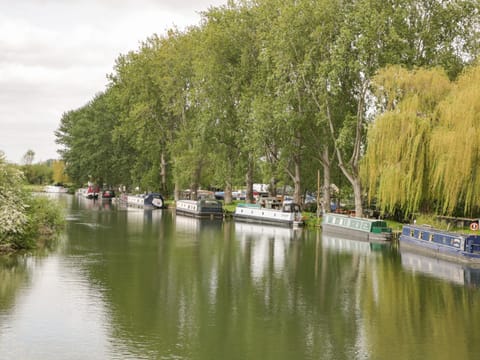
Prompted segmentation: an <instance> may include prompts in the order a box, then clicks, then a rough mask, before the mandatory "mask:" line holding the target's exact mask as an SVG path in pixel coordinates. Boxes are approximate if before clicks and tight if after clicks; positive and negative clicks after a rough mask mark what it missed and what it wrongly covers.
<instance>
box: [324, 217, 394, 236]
mask: <svg viewBox="0 0 480 360" xmlns="http://www.w3.org/2000/svg"><path fill="white" fill-rule="evenodd" d="M322 232H323V233H325V234H331V235H340V236H342V237H349V236H352V237H353V238H354V240H364V241H388V240H391V238H392V229H391V228H389V227H388V226H387V223H386V221H384V220H378V219H366V218H360V217H355V216H348V215H342V214H335V213H327V214H325V215H323V219H322Z"/></svg>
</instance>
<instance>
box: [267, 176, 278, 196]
mask: <svg viewBox="0 0 480 360" xmlns="http://www.w3.org/2000/svg"><path fill="white" fill-rule="evenodd" d="M268 192H269V193H270V196H273V197H276V196H277V179H275V177H274V176H272V178H271V179H270V186H269V187H268Z"/></svg>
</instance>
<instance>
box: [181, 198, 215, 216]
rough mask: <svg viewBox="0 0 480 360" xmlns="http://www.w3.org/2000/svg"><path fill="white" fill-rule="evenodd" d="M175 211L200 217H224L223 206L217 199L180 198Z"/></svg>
mask: <svg viewBox="0 0 480 360" xmlns="http://www.w3.org/2000/svg"><path fill="white" fill-rule="evenodd" d="M175 213H177V214H180V215H187V216H193V217H198V218H211V219H222V218H223V206H222V203H221V202H220V201H219V200H216V199H199V200H178V201H177V202H176V204H175Z"/></svg>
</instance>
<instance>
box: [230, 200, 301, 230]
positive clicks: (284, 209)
mask: <svg viewBox="0 0 480 360" xmlns="http://www.w3.org/2000/svg"><path fill="white" fill-rule="evenodd" d="M233 217H234V218H235V220H240V221H248V222H257V223H264V224H275V225H283V226H303V225H304V221H303V218H302V211H301V209H300V206H299V205H298V204H294V203H289V204H283V205H282V206H281V207H280V208H278V209H277V208H266V207H262V206H260V205H259V204H238V205H237V207H236V209H235V213H234V215H233Z"/></svg>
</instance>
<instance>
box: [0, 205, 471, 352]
mask: <svg viewBox="0 0 480 360" xmlns="http://www.w3.org/2000/svg"><path fill="white" fill-rule="evenodd" d="M69 201H71V203H70V204H69V205H68V206H69V208H68V209H69V215H68V219H69V221H68V226H67V230H66V234H65V237H64V238H63V239H61V241H60V242H59V245H58V247H57V248H56V249H55V251H54V252H53V253H49V254H45V255H43V256H33V257H19V258H18V259H17V260H15V261H13V262H10V263H9V262H8V261H7V262H5V261H4V262H3V263H2V261H0V280H1V282H0V349H2V350H1V353H0V358H2V356H3V357H6V358H8V359H10V358H20V359H21V358H34V359H55V358H57V359H65V358H79V359H80V358H94V359H95V358H98V359H104V358H106V359H123V358H131V359H173V358H174V359H202V360H203V359H229V360H230V359H234V360H235V359H239V360H240V359H264V358H265V359H275V360H287V359H338V360H343V359H345V360H347V359H348V360H350V359H386V358H388V359H391V360H401V359H405V358H408V359H422V360H423V359H425V360H430V359H449V358H454V357H455V358H462V359H475V358H476V356H475V355H478V353H479V352H480V345H479V344H477V342H474V341H469V340H470V339H471V336H472V334H474V333H475V331H476V330H477V329H478V321H480V305H478V304H480V294H479V291H478V289H477V288H475V287H469V286H458V285H457V284H459V282H456V283H455V285H454V286H452V283H450V281H449V280H448V281H443V280H442V279H440V280H435V281H432V278H430V277H427V276H418V275H417V273H418V272H417V271H415V272H413V271H410V270H409V271H404V269H405V264H404V258H403V253H402V256H401V257H400V256H399V255H398V254H397V253H396V251H394V250H392V248H391V246H389V244H381V246H377V244H371V243H368V242H357V241H355V240H349V239H341V238H332V237H327V236H322V233H321V232H319V231H316V230H309V229H297V230H293V229H289V228H284V227H282V228H277V227H274V226H264V225H259V224H248V223H237V222H234V221H211V220H208V219H194V218H191V217H185V216H177V215H176V214H175V213H174V212H172V211H170V210H154V211H151V210H150V211H144V210H136V211H130V210H128V209H122V208H116V206H115V204H109V206H105V205H104V204H98V203H94V202H93V201H91V200H90V202H84V201H83V199H78V198H75V197H72V198H71V199H70V200H69ZM406 259H408V258H406ZM416 262H418V258H416V260H415V261H414V263H416ZM435 271H436V272H438V270H435ZM465 278H466V273H464V279H465ZM470 281H471V280H470ZM451 344H455V346H452V345H451ZM4 354H6V355H4Z"/></svg>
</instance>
